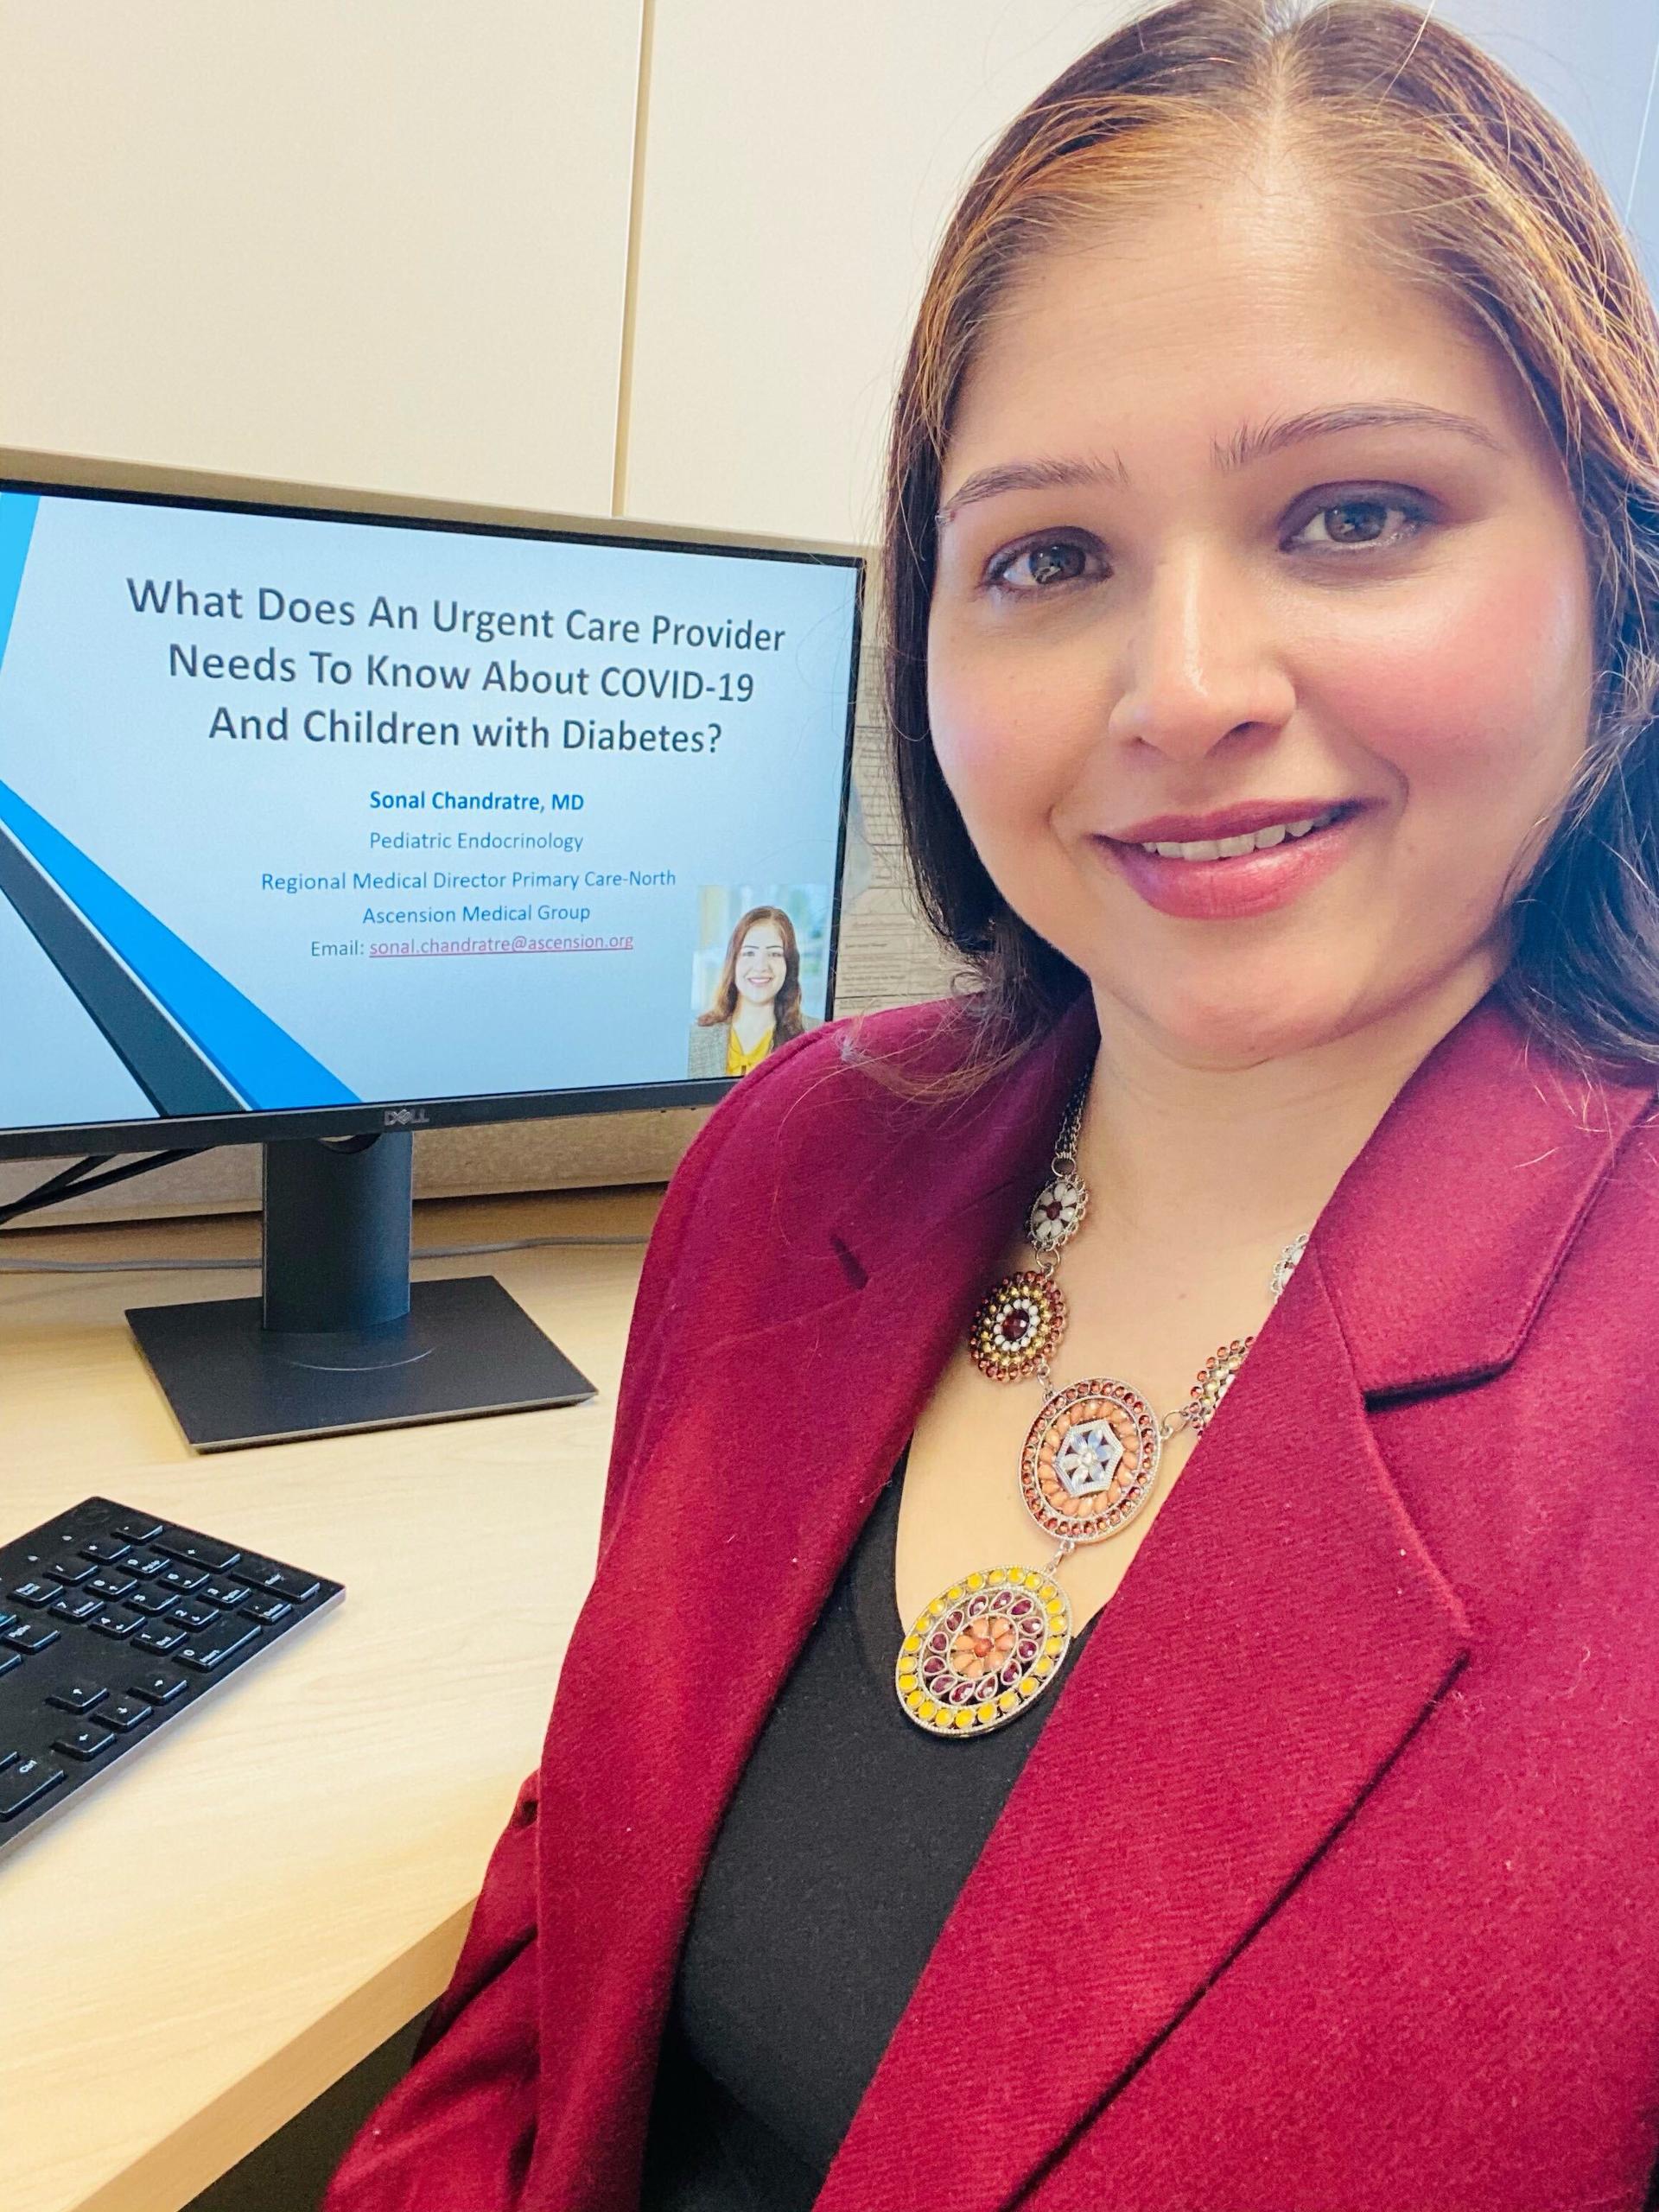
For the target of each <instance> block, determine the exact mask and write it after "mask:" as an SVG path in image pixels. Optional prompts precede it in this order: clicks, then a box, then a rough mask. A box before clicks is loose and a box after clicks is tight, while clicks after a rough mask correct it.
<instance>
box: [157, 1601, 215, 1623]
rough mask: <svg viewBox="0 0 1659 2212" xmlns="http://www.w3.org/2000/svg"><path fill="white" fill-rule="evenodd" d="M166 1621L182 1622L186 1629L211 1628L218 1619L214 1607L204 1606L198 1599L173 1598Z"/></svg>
mask: <svg viewBox="0 0 1659 2212" xmlns="http://www.w3.org/2000/svg"><path fill="white" fill-rule="evenodd" d="M218 1618H219V1608H218V1607H217V1606H216V1605H203V1604H202V1603H201V1601H200V1599H198V1598H175V1599H174V1600H173V1610H172V1611H171V1612H170V1613H169V1614H168V1620H171V1621H182V1622H183V1623H184V1624H185V1626H186V1628H212V1626H213V1623H214V1622H215V1621H216V1620H217V1619H218Z"/></svg>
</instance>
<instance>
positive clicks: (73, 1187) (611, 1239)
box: [0, 1147, 646, 1275]
mask: <svg viewBox="0 0 1659 2212" xmlns="http://www.w3.org/2000/svg"><path fill="white" fill-rule="evenodd" d="M200 1149H202V1150H209V1149H212V1147H200ZM114 1157H115V1154H113V1153H107V1152H105V1153H93V1154H90V1155H89V1156H88V1157H87V1158H86V1159H85V1160H75V1161H73V1163H72V1164H71V1165H70V1166H67V1167H65V1168H61V1169H60V1170H59V1172H58V1173H57V1174H55V1175H51V1176H48V1178H47V1179H46V1181H45V1182H44V1183H37V1184H36V1185H35V1188H34V1189H33V1190H32V1191H26V1192H24V1193H23V1195H22V1198H13V1199H11V1200H10V1202H9V1203H8V1204H7V1205H0V1229H3V1228H4V1227H5V1226H6V1224H8V1223H9V1222H11V1221H15V1220H16V1218H17V1217H18V1216H19V1215H20V1214H28V1213H38V1212H40V1211H41V1209H42V1208H43V1207H46V1206H54V1205H61V1204H62V1203H63V1201H64V1200H65V1199H67V1198H79V1196H80V1195H81V1194H82V1192H87V1191H105V1190H107V1189H108V1188H109V1187H110V1185H111V1184H112V1183H124V1182H126V1181H127V1180H128V1179H129V1178H130V1177H132V1176H134V1175H148V1174H149V1173H151V1172H152V1171H153V1170H154V1169H156V1168H157V1167H167V1166H171V1165H172V1163H173V1161H174V1160H191V1159H194V1158H195V1157H196V1154H195V1153H194V1151H188V1150H187V1151H180V1152H158V1153H156V1154H150V1155H149V1156H147V1157H146V1158H144V1159H143V1160H130V1161H129V1162H128V1163H127V1165H126V1166H124V1167H116V1168H111V1171H110V1173H108V1174H107V1175H100V1174H99V1173H95V1171H96V1170H97V1169H99V1168H101V1167H102V1166H104V1165H105V1162H106V1161H107V1160H112V1159H113V1158H114ZM645 1242H646V1239H645V1237H644V1236H511V1237H506V1238H504V1239H503V1240H502V1241H501V1242H499V1243H493V1244H434V1245H430V1246H428V1247H426V1248H425V1249H422V1248H421V1247H419V1246H417V1247H416V1249H414V1250H413V1251H411V1252H410V1260H411V1261H415V1260H473V1259H479V1258H482V1257H486V1256H487V1255H489V1254H490V1253H492V1252H532V1251H536V1250H538V1249H543V1248H544V1247H549V1246H553V1247H556V1246H560V1245H569V1246H577V1245H586V1246H606V1245H617V1246H627V1245H640V1244H644V1243H645ZM260 1265H261V1259H260V1255H258V1254H257V1252H256V1253H254V1254H253V1255H251V1257H250V1258H248V1259H245V1260H240V1259H231V1260H221V1259H200V1260H164V1259H159V1258H156V1259H143V1258H140V1259H132V1260H14V1259H12V1258H11V1257H10V1255H8V1254H6V1253H3V1252H0V1274H19V1275H35V1274H39V1275H102V1274H196V1273H198V1272H203V1273H206V1272H213V1271H217V1270H222V1271H226V1272H229V1273H232V1274H234V1273H243V1274H245V1273H248V1272H250V1271H253V1270H257V1268H259V1267H260Z"/></svg>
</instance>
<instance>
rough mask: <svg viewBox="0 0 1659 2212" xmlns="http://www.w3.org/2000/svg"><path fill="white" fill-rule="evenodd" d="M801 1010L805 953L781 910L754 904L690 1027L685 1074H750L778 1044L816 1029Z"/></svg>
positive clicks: (793, 928) (735, 935) (737, 932)
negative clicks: (709, 995)
mask: <svg viewBox="0 0 1659 2212" xmlns="http://www.w3.org/2000/svg"><path fill="white" fill-rule="evenodd" d="M816 1026H817V1025H816V1024H815V1023H813V1022H810V1021H809V1020H806V1018H805V1017H804V1015H803V1014H802V1012H801V954H800V947H799V945H798V943H797V941H796V937H795V925H794V924H793V923H792V922H791V920H790V918H789V916H788V915H787V914H786V913H785V912H784V910H783V908H782V907H781V906H751V907H750V909H749V911H748V912H747V914H744V915H742V916H741V918H740V919H739V921H738V925H737V927H736V928H735V929H734V931H732V934H731V939H730V941H729V943H728V945H727V947H726V959H725V963H724V965H723V966H722V967H721V971H720V982H719V983H718V984H717V985H716V986H715V995H714V998H713V1000H712V1001H711V1002H710V1004H709V1007H708V1008H707V1010H706V1011H705V1012H703V1013H702V1014H699V1015H698V1016H697V1019H696V1020H695V1021H694V1022H693V1023H692V1025H691V1043H690V1052H689V1053H688V1055H687V1065H686V1072H687V1074H688V1075H694V1076H719V1075H747V1073H748V1071H749V1070H750V1069H751V1068H753V1067H758V1066H759V1065H760V1062H761V1061H762V1060H764V1059H765V1058H766V1055H767V1053H768V1052H771V1051H772V1047H773V1046H775V1045H782V1044H785V1043H786V1042H787V1041H788V1039H790V1038H791V1037H798V1036H799V1035H800V1034H801V1033H802V1032H803V1031H804V1030H806V1029H810V1028H814V1027H816Z"/></svg>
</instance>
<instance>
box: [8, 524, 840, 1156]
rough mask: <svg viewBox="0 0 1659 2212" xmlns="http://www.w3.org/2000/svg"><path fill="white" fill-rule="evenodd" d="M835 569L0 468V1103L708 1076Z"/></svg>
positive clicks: (798, 735)
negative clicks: (163, 498)
mask: <svg viewBox="0 0 1659 2212" xmlns="http://www.w3.org/2000/svg"><path fill="white" fill-rule="evenodd" d="M857 575H858V570H857V569H856V567H855V565H854V564H853V563H850V562H829V563H826V562H822V561H815V560H811V559H807V558H790V557H786V556H785V557H779V556H761V555H760V554H759V553H747V554H744V553H737V552H732V553H728V552H725V551H723V550H702V549H698V548H691V547H679V546H671V545H660V546H651V547H639V546H631V545H613V544H606V543H592V542H569V541H567V540H563V539H560V540H550V539H545V538H527V537H509V536H501V535H496V534H493V533H488V532H483V531H457V530H448V529H444V530H434V529H429V528H423V527H420V526H418V525H414V524H404V523H399V524H379V523H369V522H364V521H359V520H357V519H352V520H346V521H337V520H334V519H326V520H325V519H316V518H310V517H302V516H294V515H284V514H270V513H263V512H261V513H244V512H232V511H228V510H224V509H220V508H203V507H194V506H175V505H165V504H154V503H150V502H147V501H144V500H140V499H103V498H97V499H94V498H85V497H75V496H73V495H70V494H59V493H49V494H46V493H30V492H27V491H22V490H19V491H0V1038H3V1039H4V1040H5V1041H4V1045H3V1048H0V1132H3V1131H5V1130H8V1129H10V1130H13V1131H24V1130H38V1129H41V1128H55V1127H61V1126H65V1125H68V1126H87V1125H101V1124H105V1123H115V1122H143V1121H145V1120H155V1119H156V1118H157V1117H168V1116H198V1115H216V1114H224V1113H232V1112H238V1111H273V1110H295V1109H313V1108H318V1107H327V1106H342V1105H353V1104H357V1103H372V1104H377V1105H381V1104H385V1105H393V1104H397V1103H402V1102H411V1101H414V1102H418V1101H426V1102H432V1101H437V1100H442V1099H454V1098H484V1097H493V1096H500V1095H502V1094H512V1093H523V1094H534V1093H538V1092H544V1091H555V1090H615V1089H619V1088H627V1087H631V1086H634V1085H646V1084H664V1083H674V1082H682V1081H684V1080H685V1079H686V1078H687V1077H709V1076H710V1075H725V1074H728V1073H731V1074H737V1073H741V1072H742V1071H743V1070H744V1069H745V1068H746V1067H747V1066H748V1065H753V1064H754V1061H755V1059H756V1058H758V1057H759V1056H761V1055H763V1054H764V1052H765V1051H766V1050H767V1049H769V1047H770V1044H771V1043H772V1041H774V1040H776V1039H781V1038H783V1037H785V1036H788V1035H792V1034H794V1033H797V1031H798V1029H800V1028H803V1027H810V1026H811V1025H812V1023H813V1022H814V1021H816V1020H822V1019H823V1016H824V1014H825V1011H826V1005H825V991H826V983H827V977H828V973H829V956H830V945H829V936H830V931H831V927H832V918H833V912H834V893H835V873H836V855H837V853H838V850H839V841H840V810H841V804H842V790H843V785H844V775H845V765H846V753H847V746H848V738H849V690H850V686H851V684H852V682H853V679H854V671H853V649H854V637H855V600H856V588H857V585H856V579H857Z"/></svg>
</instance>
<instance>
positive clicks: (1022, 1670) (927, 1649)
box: [894, 1567, 1071, 1737]
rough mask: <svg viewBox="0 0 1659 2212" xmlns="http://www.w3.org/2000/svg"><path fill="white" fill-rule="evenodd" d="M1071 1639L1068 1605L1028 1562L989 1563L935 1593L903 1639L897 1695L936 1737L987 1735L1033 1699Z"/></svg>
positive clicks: (1055, 1585) (1047, 1681) (1055, 1584)
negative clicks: (1018, 1564) (1015, 1564)
mask: <svg viewBox="0 0 1659 2212" xmlns="http://www.w3.org/2000/svg"><path fill="white" fill-rule="evenodd" d="M1069 1643H1071V1605H1070V1603H1069V1602H1068V1600H1067V1599H1066V1594H1065V1591H1064V1590H1062V1589H1061V1587H1060V1586H1059V1584H1058V1582H1053V1581H1051V1580H1050V1579H1049V1577H1048V1576H1047V1575H1046V1574H1044V1573H1041V1572H1040V1571H1039V1569H1038V1568H1036V1567H987V1568H985V1569H983V1570H982V1571H981V1572H979V1573H974V1574H967V1575H964V1576H963V1579H962V1580H961V1581H960V1582H953V1583H952V1584H951V1586H950V1588H949V1589H948V1590H946V1591H944V1592H941V1594H940V1595H939V1596H938V1597H937V1598H936V1599H934V1600H933V1602H932V1604H931V1605H929V1606H928V1607H927V1609H926V1610H925V1611H924V1612H923V1613H922V1615H921V1617H920V1618H919V1619H918V1621H917V1623H916V1624H915V1626H914V1627H913V1628H912V1630H911V1631H910V1634H909V1635H908V1636H907V1637H906V1638H905V1640H904V1643H903V1645H902V1646H901V1647H900V1649H899V1664H898V1667H897V1669H896V1670H895V1675H894V1680H895V1681H896V1684H897V1687H898V1691H899V1703H900V1704H901V1705H902V1706H903V1707H904V1709H905V1711H906V1713H908V1714H909V1716H910V1718H911V1719H912V1720H913V1721H915V1723H916V1724H917V1726H918V1727H921V1728H925V1729H927V1730H928V1731H929V1732H930V1733H931V1734H933V1735H935V1736H956V1737H964V1736H986V1735H988V1734H989V1733H990V1732H991V1730H992V1729H993V1728H1001V1726H1003V1725H1004V1724H1005V1723H1006V1722H1007V1721H1010V1720H1012V1719H1014V1718H1015V1717H1016V1716H1017V1715H1018V1714H1020V1713H1023V1712H1024V1711H1025V1710H1026V1708H1027V1706H1029V1705H1033V1704H1034V1703H1035V1702H1036V1700H1038V1699H1039V1697H1040V1696H1041V1695H1042V1694H1043V1692H1044V1691H1045V1690H1046V1688H1048V1686H1049V1684H1050V1683H1051V1682H1052V1681H1053V1679H1054V1677H1055V1675H1056V1674H1057V1673H1058V1670H1059V1666H1060V1662H1061V1661H1062V1660H1063V1659H1064V1658H1065V1652H1066V1647H1067V1645H1068V1644H1069Z"/></svg>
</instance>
